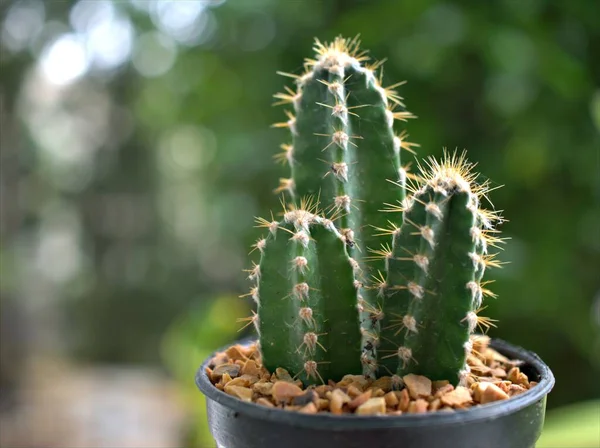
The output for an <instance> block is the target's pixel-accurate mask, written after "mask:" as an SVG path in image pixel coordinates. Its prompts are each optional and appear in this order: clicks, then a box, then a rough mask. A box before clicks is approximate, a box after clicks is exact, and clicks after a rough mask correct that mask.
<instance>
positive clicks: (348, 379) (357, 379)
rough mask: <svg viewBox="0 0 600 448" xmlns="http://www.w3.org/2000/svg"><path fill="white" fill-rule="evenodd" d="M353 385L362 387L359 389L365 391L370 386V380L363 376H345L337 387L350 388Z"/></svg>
mask: <svg viewBox="0 0 600 448" xmlns="http://www.w3.org/2000/svg"><path fill="white" fill-rule="evenodd" d="M353 383H358V384H359V385H360V386H359V387H358V389H364V388H365V387H366V386H367V385H368V384H369V380H368V379H366V378H365V377H364V376H362V375H344V376H343V378H342V379H341V381H340V382H338V383H337V387H348V386H349V385H350V384H353ZM355 386H356V384H355Z"/></svg>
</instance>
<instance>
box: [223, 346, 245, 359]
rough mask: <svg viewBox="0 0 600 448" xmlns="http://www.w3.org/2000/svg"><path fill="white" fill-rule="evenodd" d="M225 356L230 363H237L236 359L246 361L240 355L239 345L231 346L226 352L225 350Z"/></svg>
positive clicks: (242, 355)
mask: <svg viewBox="0 0 600 448" xmlns="http://www.w3.org/2000/svg"><path fill="white" fill-rule="evenodd" d="M225 354H226V355H227V357H228V358H229V359H230V360H232V361H237V360H238V359H239V360H243V361H245V360H246V359H248V358H247V357H246V355H244V354H243V353H242V351H241V347H240V346H239V345H232V346H231V347H229V348H228V349H227V350H225Z"/></svg>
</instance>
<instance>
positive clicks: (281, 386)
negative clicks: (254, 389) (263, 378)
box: [271, 380, 304, 403]
mask: <svg viewBox="0 0 600 448" xmlns="http://www.w3.org/2000/svg"><path fill="white" fill-rule="evenodd" d="M302 394H304V391H303V390H302V389H300V388H299V387H298V386H296V385H295V384H293V383H290V382H288V381H285V380H284V381H277V382H275V383H274V384H273V387H272V389H271V395H273V399H274V400H275V401H276V402H278V403H286V402H289V401H290V400H291V399H292V398H295V397H298V396H300V395H302Z"/></svg>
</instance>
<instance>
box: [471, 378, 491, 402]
mask: <svg viewBox="0 0 600 448" xmlns="http://www.w3.org/2000/svg"><path fill="white" fill-rule="evenodd" d="M490 384H492V383H486V382H483V383H481V382H480V383H475V384H473V385H472V386H471V390H472V391H473V399H474V400H475V402H477V403H481V397H482V395H483V391H485V389H486V388H487V387H488V386H489V385H490Z"/></svg>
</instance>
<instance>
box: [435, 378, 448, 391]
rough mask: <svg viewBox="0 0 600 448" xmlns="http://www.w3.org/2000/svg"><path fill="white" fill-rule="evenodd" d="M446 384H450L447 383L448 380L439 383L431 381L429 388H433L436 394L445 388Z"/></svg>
mask: <svg viewBox="0 0 600 448" xmlns="http://www.w3.org/2000/svg"><path fill="white" fill-rule="evenodd" d="M448 384H450V381H448V380H440V381H433V382H432V383H431V386H432V387H433V391H434V392H437V391H438V390H440V389H441V388H442V387H444V386H447V385H448Z"/></svg>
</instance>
